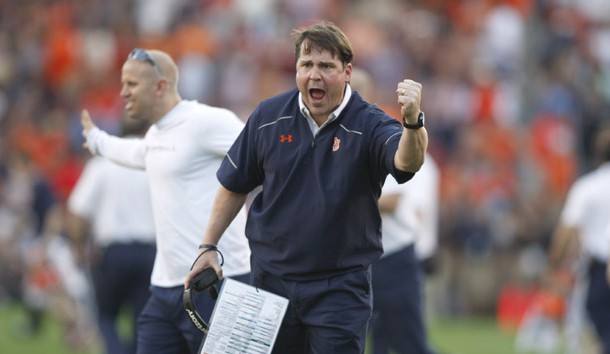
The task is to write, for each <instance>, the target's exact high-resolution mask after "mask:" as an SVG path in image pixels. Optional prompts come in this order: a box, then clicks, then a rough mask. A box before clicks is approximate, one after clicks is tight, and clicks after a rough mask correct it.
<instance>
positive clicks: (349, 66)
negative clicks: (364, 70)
mask: <svg viewBox="0 0 610 354" xmlns="http://www.w3.org/2000/svg"><path fill="white" fill-rule="evenodd" d="M351 78H352V63H348V64H347V65H346V66H345V82H348V83H349V82H350V80H351Z"/></svg>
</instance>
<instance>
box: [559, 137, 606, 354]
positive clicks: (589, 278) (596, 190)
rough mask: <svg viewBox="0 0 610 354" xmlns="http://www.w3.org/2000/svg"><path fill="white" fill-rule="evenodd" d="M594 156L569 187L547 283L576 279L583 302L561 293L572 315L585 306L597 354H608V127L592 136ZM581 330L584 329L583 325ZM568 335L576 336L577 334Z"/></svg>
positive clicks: (575, 294)
mask: <svg viewBox="0 0 610 354" xmlns="http://www.w3.org/2000/svg"><path fill="white" fill-rule="evenodd" d="M593 153H594V157H595V161H597V163H598V164H597V166H596V167H595V168H594V169H593V170H592V171H590V172H588V173H586V174H584V175H582V176H581V177H579V178H578V179H577V180H576V181H575V182H574V184H573V185H572V187H571V188H570V191H569V193H568V195H567V197H566V200H565V204H564V207H563V211H562V213H561V218H560V221H559V224H558V225H557V228H556V230H555V233H554V234H553V238H552V239H551V245H550V249H549V256H548V268H549V269H548V272H549V273H550V274H549V280H548V281H549V282H550V284H551V286H553V285H555V286H557V287H559V286H561V284H558V283H556V282H555V283H553V282H554V277H553V276H554V273H557V272H560V271H567V272H570V273H571V274H573V275H574V276H575V277H576V282H577V284H576V286H577V287H578V286H584V289H586V290H585V292H584V294H583V295H584V297H583V298H581V297H579V296H577V295H578V294H579V293H578V292H576V291H572V293H573V294H570V293H566V291H565V290H564V294H565V295H568V297H569V296H573V297H574V298H572V299H571V300H568V301H569V304H570V306H574V307H575V311H576V313H578V312H579V310H581V309H582V306H583V305H584V310H585V311H586V314H587V318H588V320H589V321H590V323H591V324H592V325H593V328H594V329H595V333H596V334H597V339H598V340H599V344H600V347H601V350H602V352H603V353H604V354H609V353H610V301H609V299H610V287H609V284H608V282H607V281H606V266H607V262H608V252H610V243H608V242H607V240H606V238H605V237H604V231H605V228H606V227H607V224H608V220H610V126H604V127H601V128H600V130H599V131H598V132H597V134H596V136H595V139H594V141H593ZM564 288H565V287H564ZM568 290H570V289H568ZM568 320H570V318H568ZM572 320H575V321H576V320H579V319H578V318H573V319H572ZM567 326H569V323H568V324H567ZM580 327H581V328H579V329H580V330H583V328H584V326H580ZM571 335H572V336H574V335H576V336H577V337H579V336H580V335H581V333H572V334H571Z"/></svg>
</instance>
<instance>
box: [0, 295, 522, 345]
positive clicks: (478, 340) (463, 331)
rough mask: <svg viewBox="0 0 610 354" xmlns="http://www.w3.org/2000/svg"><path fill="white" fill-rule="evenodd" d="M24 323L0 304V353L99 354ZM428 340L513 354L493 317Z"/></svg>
mask: <svg viewBox="0 0 610 354" xmlns="http://www.w3.org/2000/svg"><path fill="white" fill-rule="evenodd" d="M24 322H25V315H24V312H23V310H22V309H21V308H19V307H17V306H13V305H6V304H5V305H0V353H2V354H39V353H45V354H101V351H100V350H99V347H96V348H95V347H94V348H89V349H87V350H72V349H70V348H69V347H68V346H67V345H66V344H65V342H64V340H63V335H62V333H61V330H60V327H59V325H58V323H56V322H55V321H53V320H52V319H51V318H48V317H47V318H46V319H45V321H44V325H43V330H42V331H41V333H40V334H39V335H38V336H27V335H26V334H25V333H23V332H20V330H19V328H20V326H22V325H23V324H24ZM429 332H430V339H431V342H432V344H433V345H434V347H435V349H436V350H438V352H439V354H515V350H514V336H513V335H512V334H510V333H504V332H502V331H500V330H499V329H498V327H497V326H496V322H495V320H494V319H493V318H468V319H443V320H435V321H434V322H433V323H431V324H430V331H429Z"/></svg>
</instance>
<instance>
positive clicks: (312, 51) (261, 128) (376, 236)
mask: <svg viewBox="0 0 610 354" xmlns="http://www.w3.org/2000/svg"><path fill="white" fill-rule="evenodd" d="M294 38H295V55H296V83H297V87H298V89H295V90H291V91H288V92H286V93H283V94H280V95H278V96H275V97H272V98H270V99H268V100H265V101H263V102H261V103H260V104H259V106H258V107H257V108H256V109H255V111H254V112H253V113H252V115H251V116H250V118H249V119H248V122H247V123H246V126H245V127H244V130H243V131H242V132H241V134H240V135H239V137H238V138H237V140H236V141H235V143H234V144H233V146H232V147H231V149H230V150H229V152H228V154H227V156H226V157H225V159H224V161H223V163H222V165H221V167H220V169H219V170H218V172H217V177H218V179H219V181H220V183H221V187H220V189H219V190H218V192H217V195H216V200H215V203H214V207H213V210H212V214H211V217H210V222H209V224H208V228H207V230H206V232H205V234H204V236H203V244H204V245H203V247H204V248H203V249H202V251H201V252H204V251H205V250H206V249H205V247H211V246H209V245H215V244H217V243H218V240H219V239H220V237H221V235H222V233H223V231H224V230H225V228H226V227H227V226H228V225H229V224H230V223H231V221H232V220H233V217H234V216H235V214H236V213H237V212H238V211H239V210H240V208H241V207H242V205H243V204H244V202H245V200H246V197H247V195H248V193H249V192H250V191H252V190H253V189H254V188H256V187H258V186H260V185H262V192H261V193H259V194H258V195H257V196H256V198H255V199H254V200H253V201H252V204H251V207H250V211H249V214H248V222H247V225H246V235H247V237H248V239H249V242H250V247H251V252H252V257H251V264H252V273H251V274H252V278H251V281H252V284H253V285H255V286H257V287H259V288H261V289H265V290H268V291H271V292H273V293H276V294H279V295H282V296H284V297H287V298H288V299H289V300H290V305H289V308H288V310H287V313H286V315H285V317H284V321H283V322H282V326H281V329H280V332H279V334H278V338H277V340H276V343H275V347H274V353H282V354H285V353H363V352H364V346H365V337H366V330H367V326H368V322H369V319H370V317H371V308H372V293H371V270H370V266H371V263H373V262H374V261H376V260H377V259H378V258H379V257H380V256H381V254H382V252H383V250H382V247H381V234H380V228H381V217H380V213H379V207H378V204H377V200H378V198H379V195H380V193H381V187H382V185H383V183H384V181H385V178H386V176H387V175H388V174H391V175H392V178H395V179H396V180H397V181H398V182H400V183H403V182H406V181H407V180H409V179H410V178H411V177H413V175H414V173H415V172H417V171H418V170H419V168H420V167H421V165H422V163H423V160H424V153H425V151H426V148H427V144H428V136H427V132H426V130H425V128H423V113H421V111H420V107H419V103H420V98H421V90H422V89H421V85H420V84H419V83H417V82H414V81H411V80H404V81H401V82H399V83H398V86H397V100H398V104H399V105H400V106H401V114H402V116H403V125H404V127H401V125H400V123H399V122H398V121H396V120H395V119H393V118H392V117H390V116H388V115H387V114H385V113H384V112H383V111H382V110H380V109H379V108H378V107H377V106H375V105H372V104H370V103H368V102H366V101H364V100H363V99H362V97H361V96H360V95H359V94H358V93H356V92H352V90H351V88H350V85H349V82H350V76H351V73H352V63H351V62H352V48H351V45H350V43H349V40H348V39H347V38H346V36H345V35H344V34H343V32H342V31H341V30H340V29H339V28H338V27H336V26H335V25H334V24H332V23H327V22H322V23H317V24H314V25H312V26H311V27H308V28H304V29H299V30H296V31H295V32H294ZM208 267H213V268H214V269H215V270H216V271H217V273H218V275H219V276H222V270H221V268H220V266H219V263H218V256H217V255H216V252H205V253H203V254H200V257H199V258H198V259H197V260H196V262H195V264H194V266H193V269H192V270H191V272H190V273H189V275H188V277H187V280H186V282H185V286H186V287H188V286H189V285H190V281H191V279H192V278H193V276H194V275H196V274H198V273H199V272H201V271H202V270H203V269H205V268H208Z"/></svg>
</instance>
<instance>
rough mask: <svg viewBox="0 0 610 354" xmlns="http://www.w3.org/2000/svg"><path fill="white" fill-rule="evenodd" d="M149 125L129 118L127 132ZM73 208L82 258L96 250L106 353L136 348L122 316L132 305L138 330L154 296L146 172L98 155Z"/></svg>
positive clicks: (71, 222)
mask: <svg viewBox="0 0 610 354" xmlns="http://www.w3.org/2000/svg"><path fill="white" fill-rule="evenodd" d="M147 128H148V124H146V122H145V121H136V120H134V119H126V120H125V121H124V124H123V132H122V133H123V135H124V136H125V137H131V138H133V139H136V138H138V137H139V138H141V136H142V135H143V134H144V132H146V129H147ZM68 211H69V217H68V219H67V220H68V223H67V226H68V231H69V235H70V238H71V240H72V241H73V242H74V244H75V245H76V249H77V250H78V251H79V253H80V258H81V260H85V257H86V255H91V257H90V258H91V259H90V260H88V263H89V264H90V266H91V274H92V280H93V287H94V290H95V303H96V307H97V320H98V321H97V322H98V328H99V331H100V333H101V335H102V338H103V340H104V347H105V352H106V353H108V354H111V353H121V354H129V353H135V349H136V345H135V340H134V339H133V338H124V337H122V336H120V335H119V331H118V322H117V319H118V317H119V313H120V312H121V310H122V309H127V310H128V311H129V315H130V318H131V324H132V325H133V327H134V328H133V329H132V332H133V333H134V335H135V334H136V333H137V328H136V327H135V324H136V320H137V317H138V315H139V314H140V312H141V311H142V309H143V308H144V305H145V304H146V301H147V300H148V297H149V295H150V292H149V287H150V276H151V273H152V269H153V263H154V261H155V253H156V248H155V225H154V219H153V214H152V207H151V200H150V191H149V186H148V178H147V177H146V172H144V171H142V170H136V169H131V168H127V167H123V166H121V165H119V164H116V163H114V162H112V161H110V160H108V159H105V158H103V157H100V156H94V157H93V158H91V159H90V160H89V161H87V164H86V165H85V168H84V170H83V172H82V173H81V175H80V177H79V179H78V182H77V183H76V186H75V187H74V189H73V190H72V193H71V194H70V198H69V199H68ZM89 233H90V234H91V237H92V238H91V239H88V238H87V235H88V234H89ZM90 246H91V247H90ZM134 338H135V336H134Z"/></svg>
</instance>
